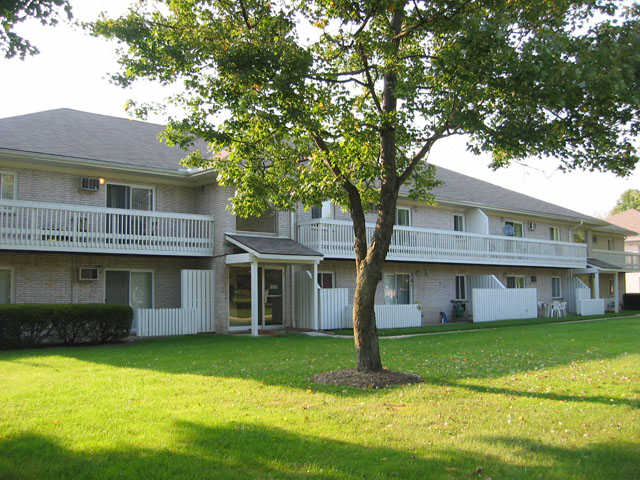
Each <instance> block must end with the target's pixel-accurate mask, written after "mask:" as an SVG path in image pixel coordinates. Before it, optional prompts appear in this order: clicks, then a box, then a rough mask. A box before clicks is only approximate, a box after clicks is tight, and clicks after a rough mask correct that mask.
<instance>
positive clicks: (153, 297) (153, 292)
mask: <svg viewBox="0 0 640 480" xmlns="http://www.w3.org/2000/svg"><path fill="white" fill-rule="evenodd" d="M103 271H104V288H103V296H102V298H103V301H102V303H106V300H107V272H129V306H130V307H132V308H133V306H132V305H131V272H136V273H150V274H151V306H150V307H145V308H155V306H156V271H155V270H153V269H150V268H105V269H104V270H103Z"/></svg>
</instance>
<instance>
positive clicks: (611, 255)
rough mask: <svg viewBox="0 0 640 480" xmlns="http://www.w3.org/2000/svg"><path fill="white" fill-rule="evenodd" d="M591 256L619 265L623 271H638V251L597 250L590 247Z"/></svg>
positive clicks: (639, 266)
mask: <svg viewBox="0 0 640 480" xmlns="http://www.w3.org/2000/svg"><path fill="white" fill-rule="evenodd" d="M590 255H591V256H592V257H593V258H595V259H597V260H600V261H602V262H605V263H608V264H609V265H612V266H616V267H619V268H620V270H622V271H625V272H640V253H638V252H622V251H618V250H598V249H595V248H592V249H591V254H590Z"/></svg>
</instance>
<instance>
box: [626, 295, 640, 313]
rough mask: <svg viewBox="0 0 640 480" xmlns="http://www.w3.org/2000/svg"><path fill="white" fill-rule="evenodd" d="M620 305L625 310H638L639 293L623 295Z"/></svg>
mask: <svg viewBox="0 0 640 480" xmlns="http://www.w3.org/2000/svg"><path fill="white" fill-rule="evenodd" d="M622 304H623V305H624V309H625V310H640V293H625V294H624V295H623V296H622Z"/></svg>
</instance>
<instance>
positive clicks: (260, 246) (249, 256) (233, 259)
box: [225, 233, 324, 264]
mask: <svg viewBox="0 0 640 480" xmlns="http://www.w3.org/2000/svg"><path fill="white" fill-rule="evenodd" d="M225 240H226V241H227V242H229V243H230V244H232V245H234V246H235V247H237V249H238V250H241V251H244V252H245V253H236V254H230V255H227V263H228V264H229V263H250V262H252V261H253V260H257V261H260V262H278V263H318V262H320V261H321V260H322V258H323V257H324V256H323V255H322V253H320V252H318V251H316V250H313V249H311V248H309V247H305V246H304V245H302V244H301V243H298V242H296V241H295V240H292V239H290V238H282V237H261V236H257V235H236V234H229V233H228V234H226V235H225Z"/></svg>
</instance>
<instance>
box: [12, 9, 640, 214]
mask: <svg viewBox="0 0 640 480" xmlns="http://www.w3.org/2000/svg"><path fill="white" fill-rule="evenodd" d="M72 3H73V8H74V16H75V20H80V21H86V20H91V19H94V18H95V17H96V16H97V14H98V13H99V12H100V11H103V10H107V11H108V13H109V14H110V15H117V14H119V13H122V12H124V11H125V9H126V7H127V5H129V4H130V3H131V0H108V1H99V0H83V1H79V0H76V1H73V2H72ZM19 31H20V32H21V33H24V35H25V36H26V37H27V38H28V39H30V40H32V41H33V42H34V43H35V44H36V45H37V46H38V48H39V49H40V52H41V53H40V54H39V55H36V56H33V57H28V58H27V59H26V60H24V61H21V60H19V59H16V58H14V59H12V60H5V59H4V58H0V118H2V117H9V116H13V115H21V114H24V113H30V112H37V111H41V110H48V109H53V108H63V107H65V108H74V109H78V110H85V111H88V112H95V113H102V114H107V115H115V116H122V117H125V116H126V113H125V112H124V104H125V102H126V100H128V99H136V100H161V99H162V98H164V97H165V96H166V92H164V91H163V90H162V88H160V87H159V86H157V85H154V84H140V85H137V86H135V87H134V88H130V89H127V90H124V89H122V88H120V87H116V86H114V85H111V84H110V83H109V81H108V80H107V74H109V73H113V72H116V71H117V70H118V68H117V61H116V58H117V57H116V54H115V45H114V44H113V43H110V42H108V41H106V40H104V39H101V38H93V37H91V36H89V35H88V34H87V33H86V32H84V31H82V30H81V29H80V28H78V27H74V26H72V25H69V24H66V23H64V24H61V25H59V26H57V27H55V28H47V27H42V26H41V25H40V24H39V23H38V22H29V23H27V24H24V25H23V26H21V28H20V30H19ZM150 120H153V121H156V122H158V123H163V122H164V119H162V118H153V117H152V118H150ZM429 160H430V161H431V162H433V163H435V164H436V165H441V166H443V167H446V168H449V169H451V170H456V171H458V172H461V173H465V174H467V175H471V176H474V177H477V178H480V179H482V180H486V181H489V182H492V183H495V184H497V185H501V186H503V187H506V188H510V189H513V190H517V191H520V192H522V193H525V194H527V195H531V196H533V197H537V198H541V199H543V200H546V201H549V202H552V203H555V204H558V205H562V206H564V207H567V208H570V209H573V210H577V211H579V212H583V213H586V214H589V215H594V216H603V215H606V213H607V212H608V211H609V210H611V208H613V206H614V204H615V202H616V200H617V199H618V197H619V196H620V194H621V193H622V192H623V191H624V190H626V189H628V188H640V171H639V170H638V169H636V171H635V172H634V173H633V175H631V176H630V177H629V178H625V179H621V178H618V177H616V176H615V175H612V174H609V173H595V172H582V171H577V172H571V173H566V174H564V173H561V172H559V171H558V170H557V169H556V166H557V165H556V163H555V162H554V161H552V160H530V161H528V162H527V164H528V165H529V167H524V166H521V165H513V166H511V167H509V168H506V169H501V170H498V171H496V172H493V171H491V170H489V169H488V168H487V164H488V162H489V159H488V157H476V156H474V155H471V154H470V153H468V152H467V151H466V149H465V143H464V140H463V139H462V138H452V139H448V140H445V141H441V143H438V144H436V146H435V147H434V150H433V152H432V153H431V156H430V158H429Z"/></svg>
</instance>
